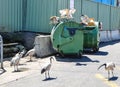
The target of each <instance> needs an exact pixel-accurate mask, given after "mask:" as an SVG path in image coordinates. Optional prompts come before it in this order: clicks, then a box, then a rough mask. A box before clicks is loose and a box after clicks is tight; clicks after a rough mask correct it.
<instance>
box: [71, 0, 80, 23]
mask: <svg viewBox="0 0 120 87" xmlns="http://www.w3.org/2000/svg"><path fill="white" fill-rule="evenodd" d="M74 4H75V5H74V8H75V9H76V12H75V14H74V15H73V16H74V18H75V20H76V21H77V22H80V15H81V12H82V4H81V0H76V1H75V2H74Z"/></svg>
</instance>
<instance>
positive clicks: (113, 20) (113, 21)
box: [75, 0, 120, 30]
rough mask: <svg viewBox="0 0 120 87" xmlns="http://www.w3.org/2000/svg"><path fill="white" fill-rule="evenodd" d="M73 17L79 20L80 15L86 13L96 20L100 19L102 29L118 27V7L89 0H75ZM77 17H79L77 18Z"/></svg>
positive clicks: (119, 12) (119, 14) (119, 11)
mask: <svg viewBox="0 0 120 87" xmlns="http://www.w3.org/2000/svg"><path fill="white" fill-rule="evenodd" d="M75 8H76V9H77V11H76V13H75V19H76V20H77V21H78V22H79V21H80V15H81V14H86V15H88V16H89V17H93V18H95V20H97V21H102V23H103V30H114V29H120V8H119V7H114V6H111V5H105V4H101V3H97V2H93V1H90V0H76V1H75ZM78 17H79V18H78Z"/></svg>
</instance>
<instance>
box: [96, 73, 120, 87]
mask: <svg viewBox="0 0 120 87" xmlns="http://www.w3.org/2000/svg"><path fill="white" fill-rule="evenodd" d="M95 77H96V78H98V79H100V80H102V81H103V82H104V83H105V84H107V85H108V86H110V87H120V86H118V85H117V84H116V83H114V82H112V81H109V80H108V79H106V78H105V77H104V76H102V75H101V74H95Z"/></svg>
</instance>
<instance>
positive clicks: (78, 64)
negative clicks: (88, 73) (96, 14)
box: [76, 63, 87, 66]
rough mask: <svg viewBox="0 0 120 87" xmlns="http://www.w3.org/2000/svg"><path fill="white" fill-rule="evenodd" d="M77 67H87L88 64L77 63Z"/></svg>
mask: <svg viewBox="0 0 120 87" xmlns="http://www.w3.org/2000/svg"><path fill="white" fill-rule="evenodd" d="M76 66H87V64H82V63H76Z"/></svg>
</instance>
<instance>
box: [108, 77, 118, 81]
mask: <svg viewBox="0 0 120 87" xmlns="http://www.w3.org/2000/svg"><path fill="white" fill-rule="evenodd" d="M117 79H118V77H117V76H114V77H111V78H109V79H108V80H109V81H115V80H117Z"/></svg>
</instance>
